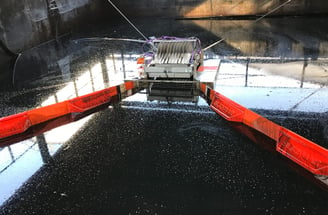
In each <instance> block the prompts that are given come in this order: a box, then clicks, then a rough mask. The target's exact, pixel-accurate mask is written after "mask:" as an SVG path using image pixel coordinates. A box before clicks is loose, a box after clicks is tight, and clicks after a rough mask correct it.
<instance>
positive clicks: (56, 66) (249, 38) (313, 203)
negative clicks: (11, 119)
mask: <svg viewBox="0 0 328 215" xmlns="http://www.w3.org/2000/svg"><path fill="white" fill-rule="evenodd" d="M112 4H114V5H115V6H116V7H117V8H119V9H120V11H121V12H122V13H123V14H124V15H125V16H127V17H128V19H129V20H130V21H131V23H133V25H134V26H136V28H137V29H138V30H139V31H140V32H141V33H142V34H143V35H145V36H146V37H147V38H151V37H160V36H174V37H179V38H189V37H197V38H199V40H200V41H201V46H202V47H203V48H206V47H209V46H210V45H211V44H214V43H215V42H217V41H221V42H219V43H218V44H217V45H215V46H213V47H211V48H209V49H207V50H206V51H204V56H203V59H204V62H219V64H218V65H217V67H218V70H217V73H216V75H215V80H214V89H215V90H216V91H218V92H220V93H222V94H223V95H226V96H227V97H229V98H231V99H233V100H234V101H236V102H238V103H240V104H242V105H243V106H245V107H247V108H249V109H251V110H253V111H255V112H256V113H259V114H261V115H262V116H265V117H266V118H268V119H270V120H272V121H273V122H275V123H277V124H280V125H282V126H284V127H286V128H287V129H290V130H292V131H294V132H296V133H298V134H300V135H302V136H303V137H305V138H307V139H309V140H311V141H313V142H315V143H316V144H318V145H319V146H321V147H323V148H325V149H328V105H327V103H328V100H327V99H328V87H327V85H328V28H327V21H328V16H327V14H328V13H327V12H328V4H327V3H325V2H324V1H323V0H312V1H310V0H301V1H288V0H287V1H280V0H274V1H271V0H270V1H269V0H268V1H259V0H247V1H240V0H230V1H227V0H211V1H210V0H201V1H196V0H176V1H168V0H148V1H144V0H142V1H134V2H131V1H125V0H120V1H118V0H115V1H114V0H112V1H101V0H77V1H67V0H32V1H18V0H12V1H9V0H5V1H3V2H1V3H0V107H1V108H0V120H1V117H7V116H10V115H14V114H18V113H22V112H24V111H28V110H33V109H35V108H39V107H45V106H47V105H50V104H54V103H59V102H63V101H65V100H67V99H72V98H76V97H79V96H83V95H85V94H89V93H93V92H96V91H98V90H102V89H106V88H108V87H111V86H116V85H117V84H120V83H122V82H124V80H126V79H133V78H135V77H136V76H138V69H139V67H138V65H137V63H136V62H137V60H138V58H139V57H140V56H141V55H142V54H144V53H145V52H146V51H147V50H148V49H149V47H147V46H145V45H144V44H143V43H138V42H135V40H139V41H140V40H143V39H144V38H143V35H141V34H140V33H138V32H137V31H136V29H135V28H134V27H133V26H132V24H131V23H128V22H127V20H126V19H124V17H123V16H122V14H120V13H119V12H118V11H117V10H116V9H115V8H114V7H113V5H112ZM112 38H115V39H112ZM117 39H119V40H117ZM130 39H131V40H130ZM173 88H175V90H173V91H172V89H173ZM153 89H155V87H154V88H153ZM156 90H157V91H156ZM153 92H155V93H157V92H160V93H163V92H164V93H167V97H165V98H166V100H165V99H164V100H163V99H162V100H160V99H158V97H157V94H156V95H155V96H154V95H152V96H153V97H151V95H150V93H149V92H148V91H146V90H145V91H141V92H139V93H137V94H135V95H133V96H131V97H128V98H125V99H123V100H122V101H121V102H119V103H118V104H115V105H109V106H102V107H100V108H97V109H95V110H93V111H91V112H89V113H87V114H85V115H83V116H82V117H80V118H79V120H77V121H75V122H72V123H69V124H66V125H62V124H65V123H63V122H66V121H67V120H68V121H69V120H70V119H68V118H67V116H64V117H62V118H57V119H55V120H53V121H50V122H46V123H43V124H41V125H40V126H38V127H34V128H33V129H31V130H30V131H29V132H31V133H32V134H35V135H32V136H28V138H21V139H20V137H16V139H14V140H7V139H0V146H1V147H0V214H325V213H326V212H327V209H328V208H327V204H326V203H327V200H328V192H327V191H328V179H327V177H326V176H319V175H313V174H311V173H310V172H308V171H307V170H305V169H304V168H302V167H300V166H299V165H297V164H295V163H293V162H291V161H290V160H288V159H286V158H285V157H283V156H282V155H281V154H279V153H277V152H276V151H275V142H274V141H273V140H272V139H270V138H268V137H266V136H264V135H263V134H261V133H260V132H258V131H255V130H254V129H251V128H249V127H247V126H245V125H243V124H241V123H229V122H227V121H225V120H224V119H223V118H221V117H219V116H218V115H216V114H215V113H214V112H213V111H212V110H211V108H210V107H209V106H208V104H207V101H206V100H204V99H203V98H201V97H200V96H198V95H194V89H191V90H190V86H189V85H184V86H182V85H168V86H166V85H160V86H159V87H158V88H157V89H155V90H153ZM186 95H187V98H188V99H189V100H188V99H186ZM173 96H174V98H175V99H169V98H172V97H173ZM182 97H183V99H182ZM176 98H178V99H176ZM54 125H55V126H54ZM59 125H60V126H59Z"/></svg>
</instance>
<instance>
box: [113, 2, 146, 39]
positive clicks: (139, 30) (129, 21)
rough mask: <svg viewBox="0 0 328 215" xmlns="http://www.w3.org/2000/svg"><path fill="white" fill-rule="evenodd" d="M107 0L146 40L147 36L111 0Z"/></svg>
mask: <svg viewBox="0 0 328 215" xmlns="http://www.w3.org/2000/svg"><path fill="white" fill-rule="evenodd" d="M108 2H109V3H110V4H111V5H112V6H113V7H114V8H115V10H117V12H119V13H120V14H121V15H122V16H123V18H124V19H125V20H126V21H127V22H128V23H129V24H130V25H131V26H132V27H133V28H134V29H135V30H136V31H137V32H138V33H139V34H140V35H141V36H142V37H143V38H144V39H145V40H148V38H147V37H146V36H145V35H144V34H143V33H142V32H141V31H140V30H139V29H138V28H137V27H136V26H135V25H134V24H133V23H132V22H131V21H130V20H129V19H128V17H126V16H125V15H124V14H123V13H122V11H121V10H120V9H119V8H118V7H116V6H115V4H114V3H113V2H112V1H111V0H108Z"/></svg>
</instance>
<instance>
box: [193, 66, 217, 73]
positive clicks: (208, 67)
mask: <svg viewBox="0 0 328 215" xmlns="http://www.w3.org/2000/svg"><path fill="white" fill-rule="evenodd" d="M218 68H219V67H218V66H200V67H198V69H197V72H204V71H205V70H206V71H217V70H218Z"/></svg>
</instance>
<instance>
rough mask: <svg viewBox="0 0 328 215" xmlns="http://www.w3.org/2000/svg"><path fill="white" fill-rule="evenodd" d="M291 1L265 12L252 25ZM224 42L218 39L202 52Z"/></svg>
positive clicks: (288, 0) (289, 0)
mask: <svg viewBox="0 0 328 215" xmlns="http://www.w3.org/2000/svg"><path fill="white" fill-rule="evenodd" d="M291 1H292V0H287V1H286V2H284V3H282V4H280V5H279V6H278V7H275V8H274V9H272V10H270V11H269V12H267V13H266V14H264V15H262V16H260V17H259V18H257V19H256V20H255V21H254V22H253V23H252V24H255V23H257V22H259V21H261V20H262V19H263V18H265V17H267V16H269V15H270V14H272V13H274V12H276V11H277V10H279V9H280V8H282V7H284V6H286V5H287V4H289V3H290V2H291ZM225 40H226V39H225V38H222V39H220V40H219V41H216V42H215V43H212V44H211V45H209V46H207V47H206V48H203V51H206V50H208V49H210V48H212V47H213V46H216V45H217V44H219V43H221V42H223V41H225Z"/></svg>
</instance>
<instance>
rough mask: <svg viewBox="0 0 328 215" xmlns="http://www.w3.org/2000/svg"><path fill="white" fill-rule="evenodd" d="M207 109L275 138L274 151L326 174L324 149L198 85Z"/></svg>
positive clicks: (327, 171)
mask: <svg viewBox="0 0 328 215" xmlns="http://www.w3.org/2000/svg"><path fill="white" fill-rule="evenodd" d="M200 90H201V92H202V93H203V94H204V95H205V97H206V98H207V99H209V100H210V102H211V104H210V106H211V108H212V109H213V110H214V111H215V112H216V113H218V114H219V115H221V116H222V117H224V118H225V119H226V120H228V121H232V122H240V123H243V124H245V125H247V126H249V127H251V128H253V129H255V130H257V131H259V132H261V133H263V134H264V135H266V136H268V137H270V138H271V139H273V140H275V141H276V150H277V151H278V152H280V153H281V154H282V155H284V156H286V157H288V158H289V159H291V160H293V161H294V162H296V163H298V164H299V165H301V166H302V167H304V168H305V169H307V170H308V171H310V172H312V173H314V174H316V175H324V176H328V150H327V149H325V148H323V147H321V146H319V145H317V144H315V143H314V142H312V141H310V140H308V139H306V138H304V137H302V136H300V135H298V134H296V133H294V132H292V131H290V130H288V129H287V128H284V127H282V126H280V125H277V124H276V123H274V122H272V121H270V120H268V119H266V118H265V117H262V116H261V115H259V114H257V113H255V112H253V111H251V110H249V109H247V108H245V107H243V106H241V105H240V104H238V103H236V102H234V101H232V100H231V99H229V98H227V97H225V96H223V95H222V94H220V93H218V92H216V91H214V90H212V89H210V88H209V87H207V86H206V85H205V84H201V85H200Z"/></svg>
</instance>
